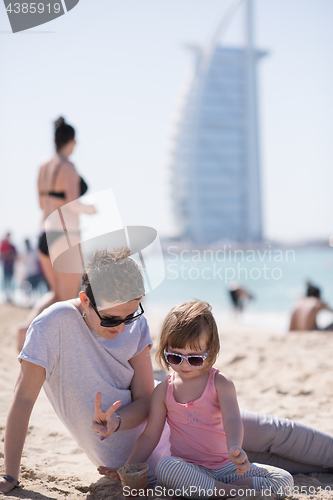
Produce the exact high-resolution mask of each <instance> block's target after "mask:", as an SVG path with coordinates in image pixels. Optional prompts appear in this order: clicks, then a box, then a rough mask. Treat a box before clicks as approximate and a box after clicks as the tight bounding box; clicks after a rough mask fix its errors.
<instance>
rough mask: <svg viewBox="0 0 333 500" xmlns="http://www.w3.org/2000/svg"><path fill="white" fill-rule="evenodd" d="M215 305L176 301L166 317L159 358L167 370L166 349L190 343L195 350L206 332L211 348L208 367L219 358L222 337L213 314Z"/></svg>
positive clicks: (193, 301) (158, 352)
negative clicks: (220, 338)
mask: <svg viewBox="0 0 333 500" xmlns="http://www.w3.org/2000/svg"><path fill="white" fill-rule="evenodd" d="M211 311H212V308H211V306H210V305H209V304H208V303H207V302H202V301H201V300H197V299H192V300H188V301H186V302H182V303H181V304H178V305H176V306H175V307H173V308H172V309H171V311H170V312H169V313H168V315H167V317H166V318H165V320H164V323H163V326H162V331H161V335H160V341H159V346H158V350H157V353H156V361H157V362H158V363H159V365H160V366H161V367H162V368H163V369H166V370H169V365H168V363H166V361H165V358H164V349H166V350H168V347H169V348H170V347H172V348H174V349H184V348H186V347H187V346H189V347H190V349H193V350H199V349H200V336H201V335H202V334H203V333H205V334H206V338H207V347H208V349H209V353H208V356H207V358H206V362H205V371H208V370H209V369H210V368H211V367H212V366H213V364H214V363H215V361H216V358H217V356H218V353H219V350H220V340H219V334H218V329H217V325H216V322H215V319H214V316H213V315H212V312H211Z"/></svg>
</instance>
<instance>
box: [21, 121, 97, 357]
mask: <svg viewBox="0 0 333 500" xmlns="http://www.w3.org/2000/svg"><path fill="white" fill-rule="evenodd" d="M75 144H76V141H75V130H74V128H73V127H72V126H71V125H69V124H67V123H66V122H65V120H64V118H62V117H60V118H59V119H58V120H57V121H56V122H55V146H56V153H55V155H54V156H53V158H51V160H50V161H48V162H47V163H45V164H44V165H42V166H41V168H40V171H39V177H38V194H39V204H40V207H41V209H42V211H43V218H42V232H41V234H40V237H39V259H40V263H41V265H42V268H43V272H44V275H45V277H46V279H47V281H48V283H49V286H50V291H49V292H48V293H46V294H45V295H44V296H43V297H42V298H41V299H40V300H39V301H38V302H37V303H36V305H35V307H34V308H33V309H32V311H31V313H30V314H29V316H28V318H27V320H26V322H25V323H24V324H22V325H21V326H20V328H19V333H18V349H19V351H20V350H21V348H22V347H23V343H24V340H25V334H26V331H27V329H28V326H29V325H30V323H31V321H32V320H33V319H34V318H35V317H36V316H37V315H38V314H40V313H41V312H42V311H43V310H44V309H45V308H46V307H48V306H50V305H51V304H53V303H54V302H58V301H62V300H69V299H73V298H75V297H77V295H78V292H79V287H80V274H78V273H75V274H74V273H68V272H58V271H56V270H55V269H54V268H53V266H52V262H51V259H50V249H49V245H52V247H51V248H52V249H53V251H51V257H52V256H53V252H55V251H56V249H54V248H55V247H56V246H57V245H58V247H60V248H61V246H62V247H63V245H64V243H63V242H62V241H63V240H65V236H64V229H63V227H62V225H61V224H59V226H58V225H57V221H56V220H55V222H54V227H53V226H52V227H51V228H50V227H48V230H47V235H46V232H45V221H46V219H47V218H48V217H49V215H50V214H52V213H54V212H55V211H57V209H59V208H61V207H63V206H64V205H67V204H68V203H70V202H74V203H72V204H71V205H69V208H68V209H67V208H66V224H67V226H68V225H69V226H70V227H69V230H71V231H72V234H74V235H75V233H76V234H79V233H78V228H79V213H82V212H84V213H88V214H93V213H95V209H94V207H93V206H91V205H85V204H83V203H80V202H79V201H75V200H77V199H78V198H79V197H80V196H82V195H83V194H84V193H85V192H86V191H87V189H88V187H87V185H86V183H85V182H84V180H83V179H82V178H81V177H80V176H79V174H78V173H77V171H76V169H75V167H74V165H73V163H71V162H70V161H69V157H70V155H71V154H72V152H73V149H74V147H75ZM63 210H64V209H62V211H63ZM53 245H54V247H53ZM52 260H53V259H52Z"/></svg>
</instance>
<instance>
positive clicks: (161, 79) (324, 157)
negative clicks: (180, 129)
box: [0, 0, 333, 242]
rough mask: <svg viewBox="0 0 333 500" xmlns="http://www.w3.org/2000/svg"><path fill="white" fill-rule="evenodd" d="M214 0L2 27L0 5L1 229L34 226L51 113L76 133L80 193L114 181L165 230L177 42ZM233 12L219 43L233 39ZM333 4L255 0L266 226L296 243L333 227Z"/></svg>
mask: <svg viewBox="0 0 333 500" xmlns="http://www.w3.org/2000/svg"><path fill="white" fill-rule="evenodd" d="M225 5H226V2H225V1H223V0H158V1H156V0H137V1H135V2H133V1H132V0H122V1H121V2H119V1H114V0H98V1H96V0H95V1H93V0H80V2H79V4H78V5H77V6H76V7H75V8H74V9H73V10H72V11H70V12H69V13H68V14H66V15H65V16H62V17H60V18H58V19H57V20H55V21H52V22H51V23H48V24H45V25H42V26H40V27H36V28H34V29H33V30H29V31H27V32H22V33H17V34H12V33H11V32H10V25H9V21H8V19H7V17H6V12H5V9H4V6H3V5H0V65H1V69H2V71H1V73H2V77H1V97H0V106H1V107H0V109H1V122H0V129H1V130H0V131H1V138H2V141H1V149H0V162H1V169H2V170H1V171H2V182H1V183H0V184H1V186H0V203H1V206H0V210H1V220H0V233H1V234H3V233H4V232H5V231H6V230H7V229H11V230H12V233H13V237H14V240H15V241H16V242H19V241H20V240H21V239H22V238H23V237H25V236H33V235H34V234H36V233H37V232H38V224H39V220H40V212H39V207H38V203H37V192H36V180H37V174H38V169H39V165H40V164H41V163H42V162H43V161H44V160H45V159H47V158H48V157H50V156H51V154H52V152H53V143H52V133H53V128H52V121H53V120H54V119H55V118H57V117H58V116H59V115H63V116H65V117H66V119H67V120H68V122H69V123H71V124H73V125H74V126H75V128H76V130H77V139H78V146H77V149H76V151H75V154H74V155H73V157H72V158H73V161H74V163H75V165H76V167H77V169H78V171H79V173H80V174H82V176H83V177H84V178H85V179H86V181H87V183H88V184H89V187H90V192H95V191H99V190H101V189H104V188H106V187H112V188H113V189H114V192H115V196H116V199H117V203H118V206H119V209H120V212H121V214H122V218H123V222H124V223H125V224H135V225H136V224H142V225H148V226H153V227H155V228H156V229H157V230H158V231H159V233H160V234H162V235H168V234H172V233H174V231H175V224H174V221H173V219H172V215H171V210H170V201H169V194H170V187H169V185H168V151H169V149H170V139H171V134H172V127H173V122H174V119H175V114H176V111H177V105H178V102H179V98H180V94H181V89H182V87H183V85H184V83H185V81H186V78H187V76H188V74H189V72H190V69H191V67H192V62H193V61H192V56H191V54H190V53H189V51H187V50H186V49H184V44H185V43H187V42H190V43H196V44H199V45H204V44H206V43H207V42H208V41H209V38H210V36H211V35H212V33H213V31H214V29H215V27H216V25H217V23H218V21H219V19H220V18H221V15H222V13H223V10H224V7H225ZM241 14H242V12H241V9H240V10H239V12H238V13H237V15H236V17H235V18H234V20H233V23H232V24H231V25H230V30H229V32H228V33H227V35H226V39H225V40H224V41H225V43H231V42H234V41H235V40H239V38H240V33H241V21H242V16H241ZM332 19H333V2H332V1H331V0H255V40H256V45H257V47H258V48H261V49H264V50H267V51H268V55H267V57H265V58H263V59H262V60H261V61H260V63H259V67H258V82H259V104H260V137H261V160H262V161H261V169H262V186H263V189H262V192H263V208H264V230H265V236H266V237H268V238H274V239H280V240H295V239H303V238H317V237H320V238H327V237H328V235H329V234H333V217H332V214H333V196H332V194H331V192H332V186H333V169H332V163H333V142H332V139H331V137H332V130H333V96H332V90H331V89H332V88H333V69H332V64H331V58H332V47H333V30H332V29H331V24H332V22H331V20H332Z"/></svg>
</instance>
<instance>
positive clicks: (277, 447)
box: [0, 248, 333, 492]
mask: <svg viewBox="0 0 333 500" xmlns="http://www.w3.org/2000/svg"><path fill="white" fill-rule="evenodd" d="M128 256H129V251H128V250H126V249H124V248H122V249H118V250H115V251H107V250H98V251H96V252H95V253H94V254H93V255H91V257H90V261H89V262H88V264H87V266H86V271H85V272H84V274H83V276H82V290H81V292H80V298H79V299H74V300H70V301H65V302H62V303H57V304H54V305H53V306H52V307H50V308H49V309H48V310H47V311H44V313H43V314H41V315H40V316H39V317H38V318H36V319H35V321H33V323H32V324H31V326H30V328H29V333H28V337H27V341H26V343H25V345H24V348H23V350H22V352H21V354H20V355H19V359H20V361H21V370H20V374H19V377H18V381H17V384H16V386H15V393H14V397H13V399H12V402H11V406H10V409H9V412H8V417H7V423H6V432H5V447H4V452H5V453H4V455H5V457H4V461H5V464H4V470H5V475H4V476H3V478H2V479H0V491H2V492H9V491H10V490H12V489H13V488H14V487H15V486H16V485H17V484H18V478H19V470H20V460H21V454H22V450H23V445H24V441H25V437H26V433H27V430H28V425H29V418H30V414H31V411H32V409H33V406H34V404H35V401H36V399H37V396H38V394H39V392H40V389H41V388H42V386H43V387H44V390H45V392H46V394H47V396H48V398H49V400H50V401H51V403H52V406H53V407H54V409H55V411H56V413H57V415H58V416H59V418H60V419H61V420H62V422H63V423H64V425H65V426H66V427H67V429H68V430H69V431H70V433H71V434H72V436H73V437H74V439H75V440H76V441H77V443H78V445H79V446H80V447H81V449H82V450H83V451H84V452H85V454H86V455H87V456H88V457H89V458H90V459H91V461H92V462H94V463H95V464H102V465H103V467H101V468H100V472H101V473H102V474H103V473H106V474H108V475H111V476H113V477H114V475H116V473H115V470H116V469H117V468H118V467H120V466H122V465H123V464H124V462H125V461H126V460H127V459H128V457H129V455H130V453H131V451H132V449H133V444H134V442H135V441H136V439H137V438H138V437H139V435H140V434H141V433H142V431H143V429H144V427H145V421H146V419H147V417H148V413H149V403H150V396H151V394H152V392H153V387H154V383H153V370H152V365H151V360H150V355H149V354H150V348H151V345H152V340H151V337H150V334H149V329H148V325H147V321H146V319H145V318H144V316H143V309H142V306H141V305H140V300H141V298H142V296H143V295H144V285H143V279H142V276H141V274H140V271H139V270H138V268H137V266H136V264H135V262H134V261H133V260H132V259H129V258H128ZM98 391H100V392H98ZM96 393H97V395H96ZM94 407H95V415H94V416H93V412H94ZM92 417H93V422H92ZM242 420H243V424H244V429H245V435H244V442H243V448H244V449H245V450H246V452H247V454H248V456H249V459H250V460H251V461H260V463H266V464H271V465H276V466H277V467H280V468H284V469H286V470H288V471H289V472H291V473H297V472H315V471H317V472H324V471H325V469H324V468H325V467H326V468H331V467H333V438H332V437H331V436H329V435H328V434H324V433H320V432H319V431H316V430H315V429H311V428H309V427H306V426H303V425H301V424H297V423H296V422H292V421H291V420H280V419H278V418H276V417H272V416H267V415H260V414H257V413H254V412H248V411H246V410H244V411H243V412H242ZM91 427H92V428H91ZM93 431H94V432H93ZM168 454H170V451H168V439H167V435H164V436H163V439H162V438H161V442H160V444H159V446H158V447H157V448H156V449H155V450H154V453H153V454H152V456H151V457H150V460H151V462H150V471H151V472H152V473H153V472H154V463H157V461H158V460H159V459H160V458H162V457H165V456H167V455H168ZM153 455H154V456H153Z"/></svg>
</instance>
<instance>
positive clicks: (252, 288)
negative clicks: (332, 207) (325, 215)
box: [145, 244, 333, 331]
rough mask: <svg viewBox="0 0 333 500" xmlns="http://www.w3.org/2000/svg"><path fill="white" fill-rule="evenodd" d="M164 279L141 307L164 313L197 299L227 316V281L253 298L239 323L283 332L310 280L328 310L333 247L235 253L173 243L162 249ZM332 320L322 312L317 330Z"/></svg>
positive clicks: (332, 288) (332, 297)
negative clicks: (320, 294) (191, 248)
mask: <svg viewBox="0 0 333 500" xmlns="http://www.w3.org/2000/svg"><path fill="white" fill-rule="evenodd" d="M163 255H164V268H165V278H164V281H163V282H162V284H161V285H159V286H158V287H157V288H155V289H154V290H152V291H151V292H150V293H148V294H147V297H146V298H145V302H146V306H147V308H149V309H150V310H155V311H156V312H160V313H161V314H163V315H165V314H166V312H167V311H168V310H169V309H170V308H171V307H172V306H174V305H175V304H177V303H178V302H182V301H184V300H188V299H190V298H198V299H200V300H205V301H207V302H209V303H210V304H211V305H212V307H213V312H214V314H215V316H216V317H217V318H218V317H220V318H224V319H225V318H226V315H228V317H229V318H231V316H230V314H231V313H230V312H231V310H232V303H231V299H230V294H229V288H228V286H229V285H230V282H232V281H236V282H238V283H239V284H240V285H241V286H242V287H243V288H245V289H246V290H247V291H249V292H250V293H251V294H252V295H253V296H254V299H253V300H251V301H247V303H246V307H245V312H244V314H243V315H242V319H241V321H242V322H243V323H244V322H245V323H247V324H251V325H258V326H261V327H270V328H272V327H273V328H275V329H276V330H279V331H286V330H287V329H288V323H289V318H290V312H291V310H292V307H293V304H294V303H295V301H296V300H297V299H298V298H299V297H301V296H302V295H304V293H305V282H306V281H311V282H312V283H313V284H314V285H316V286H318V287H319V288H320V289H321V292H322V299H323V300H324V301H325V302H326V303H328V304H329V305H330V306H331V307H332V308H333V248H331V247H297V248H294V249H292V248H279V249H278V248H271V247H270V246H268V247H267V248H264V249H259V250H258V249H255V250H246V249H242V250H240V249H238V250H234V249H231V248H228V245H223V247H221V248H220V249H214V250H201V251H198V250H188V249H186V250H184V249H183V250H181V249H179V248H178V247H177V245H176V244H174V245H173V244H170V245H168V246H167V247H166V248H165V249H164V253H163ZM332 322H333V316H332V314H331V313H328V312H325V311H323V312H321V313H320V314H319V316H318V324H319V326H321V327H324V326H326V325H327V324H329V323H332Z"/></svg>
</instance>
